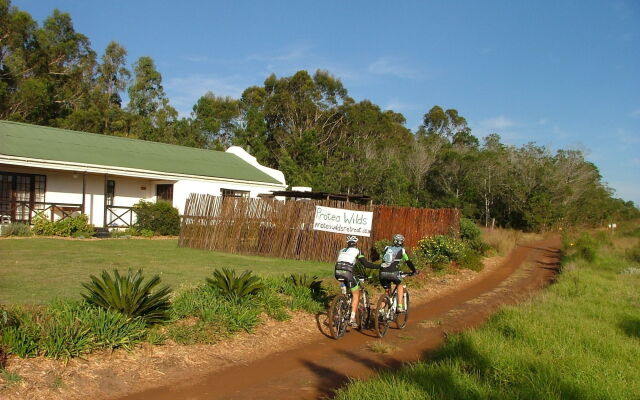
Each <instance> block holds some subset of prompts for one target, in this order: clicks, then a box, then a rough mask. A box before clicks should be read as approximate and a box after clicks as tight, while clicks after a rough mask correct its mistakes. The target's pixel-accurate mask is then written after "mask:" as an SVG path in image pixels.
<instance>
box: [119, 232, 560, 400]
mask: <svg viewBox="0 0 640 400" xmlns="http://www.w3.org/2000/svg"><path fill="white" fill-rule="evenodd" d="M559 247H560V240H559V238H557V237H553V238H549V239H546V240H544V241H541V242H538V243H535V244H533V245H529V246H520V247H518V248H516V249H515V250H514V251H513V252H512V253H511V254H510V256H509V257H508V258H507V259H506V260H505V262H504V263H503V264H502V265H501V266H500V267H498V268H497V269H496V270H494V271H493V272H492V273H491V274H489V275H487V276H485V277H483V278H482V279H479V280H477V281H475V282H473V283H472V284H471V285H469V286H466V287H465V288H463V289H461V290H459V291H456V292H453V293H450V294H448V295H446V296H443V297H440V298H438V299H436V300H433V301H430V302H428V303H425V304H422V305H420V306H417V307H414V308H413V309H412V311H411V315H410V322H409V324H408V325H407V327H406V328H405V329H403V330H397V329H390V330H389V333H388V334H387V336H386V337H385V338H384V339H377V338H376V337H374V332H372V331H365V332H357V331H353V332H350V333H348V334H347V335H345V337H343V338H342V339H340V340H337V341H336V340H333V339H330V338H323V339H322V340H320V341H319V342H317V343H312V344H305V345H303V346H300V347H297V348H294V349H292V350H289V351H285V352H281V353H277V354H273V355H271V356H268V357H266V358H264V359H262V360H259V361H257V362H253V363H251V364H248V365H238V366H233V367H230V368H226V369H223V370H220V371H216V372H213V373H210V374H209V375H206V376H204V377H201V378H197V380H194V381H191V382H185V383H183V384H181V385H173V386H166V387H160V388H156V389H152V390H147V391H144V392H140V393H136V394H133V395H130V396H127V397H125V398H123V399H127V400H142V399H157V400H160V399H172V400H173V399H319V398H325V397H330V396H331V395H332V393H333V391H334V390H335V389H336V388H339V387H341V386H343V385H344V384H345V383H347V382H348V380H349V379H350V378H366V377H369V376H371V375H373V374H375V373H376V372H377V371H380V370H384V369H388V368H398V367H400V366H401V365H402V364H403V363H406V362H412V361H417V360H419V359H422V358H424V357H428V355H426V354H428V351H429V350H433V349H435V348H437V347H438V346H439V345H440V344H441V343H442V341H443V340H444V338H445V337H446V335H447V334H448V333H451V332H456V331H460V330H464V329H468V328H470V327H473V326H477V325H479V324H481V323H482V322H483V321H484V320H486V318H487V317H489V316H490V315H491V314H492V313H494V312H495V311H496V310H497V309H498V308H499V307H500V306H501V305H503V304H512V303H515V302H516V301H518V300H521V299H524V298H527V297H529V296H530V294H531V293H532V292H534V291H537V290H539V289H541V288H542V287H544V286H546V285H547V284H549V283H550V282H552V280H553V279H554V276H555V274H556V273H557V268H558V261H559V253H560V251H559ZM320 318H322V317H320ZM321 322H322V321H321ZM322 325H323V324H322V323H320V324H319V326H322ZM379 341H383V342H384V343H388V344H389V345H390V346H392V347H393V348H394V350H393V351H391V352H390V353H388V354H377V353H375V352H373V351H371V350H370V349H369V346H370V345H371V344H373V343H375V342H379Z"/></svg>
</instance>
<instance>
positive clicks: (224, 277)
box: [207, 268, 264, 299]
mask: <svg viewBox="0 0 640 400" xmlns="http://www.w3.org/2000/svg"><path fill="white" fill-rule="evenodd" d="M207 284H208V285H209V286H210V287H212V288H214V289H216V290H217V291H218V292H219V293H220V294H221V295H223V296H225V297H227V298H237V299H241V298H244V297H247V296H251V295H254V294H256V293H258V292H260V291H261V290H262V289H263V287H264V284H263V283H262V282H261V279H260V277H257V276H255V275H253V273H252V272H251V271H249V270H247V271H244V272H243V273H242V274H240V276H236V271H234V270H231V269H227V268H222V270H219V269H216V270H215V271H213V278H207Z"/></svg>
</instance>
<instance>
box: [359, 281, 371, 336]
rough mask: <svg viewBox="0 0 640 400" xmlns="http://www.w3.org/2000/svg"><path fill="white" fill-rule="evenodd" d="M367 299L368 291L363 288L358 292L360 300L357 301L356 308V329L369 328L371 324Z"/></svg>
mask: <svg viewBox="0 0 640 400" xmlns="http://www.w3.org/2000/svg"><path fill="white" fill-rule="evenodd" d="M368 299H369V293H367V291H366V290H363V291H362V293H360V301H359V302H358V310H357V314H356V321H358V329H360V330H364V329H367V328H369V326H370V324H371V314H370V313H371V309H370V308H369V305H368V304H367V302H368Z"/></svg>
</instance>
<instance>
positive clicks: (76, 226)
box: [33, 214, 96, 237]
mask: <svg viewBox="0 0 640 400" xmlns="http://www.w3.org/2000/svg"><path fill="white" fill-rule="evenodd" d="M33 233H34V234H36V235H42V236H63V237H91V236H93V235H95V233H96V231H95V228H94V226H93V225H91V224H89V217H87V215H86V214H82V215H78V216H75V217H67V218H65V219H62V220H59V221H55V222H54V221H49V220H48V219H46V218H44V217H43V216H38V217H36V218H35V219H34V220H33Z"/></svg>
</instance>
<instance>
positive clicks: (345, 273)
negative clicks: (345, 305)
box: [335, 235, 379, 326]
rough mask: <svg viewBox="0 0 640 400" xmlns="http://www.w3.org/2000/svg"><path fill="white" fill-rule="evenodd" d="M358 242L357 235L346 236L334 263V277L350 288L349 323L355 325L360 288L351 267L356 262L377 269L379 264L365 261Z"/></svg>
mask: <svg viewBox="0 0 640 400" xmlns="http://www.w3.org/2000/svg"><path fill="white" fill-rule="evenodd" d="M357 244H358V237H357V236H353V235H350V236H347V247H345V248H344V249H341V250H340V251H339V252H338V260H337V261H336V265H335V277H336V279H337V280H338V281H340V282H343V283H344V284H345V286H346V288H347V290H351V293H352V295H353V296H352V297H351V318H350V321H349V325H351V326H357V323H356V310H357V308H358V302H359V301H360V288H359V286H358V279H357V278H356V277H354V276H353V269H354V267H355V266H356V264H357V263H358V262H360V263H361V264H362V265H364V266H365V267H366V268H373V269H378V268H379V266H378V265H376V264H374V263H371V262H369V261H367V259H366V258H365V257H364V255H363V254H362V252H361V251H360V249H358V248H357V247H356V245H357Z"/></svg>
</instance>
